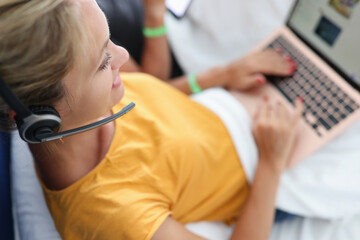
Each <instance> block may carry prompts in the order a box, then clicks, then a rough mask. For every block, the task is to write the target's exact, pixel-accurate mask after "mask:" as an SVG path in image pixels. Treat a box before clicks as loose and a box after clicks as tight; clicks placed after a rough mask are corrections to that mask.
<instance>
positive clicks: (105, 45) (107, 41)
mask: <svg viewBox="0 0 360 240" xmlns="http://www.w3.org/2000/svg"><path fill="white" fill-rule="evenodd" d="M109 42H110V36H109V38H108V39H107V40H106V42H105V44H104V46H103V48H102V49H101V52H100V56H101V58H102V55H103V54H102V53H103V52H104V51H105V48H106V47H107V45H108V44H109Z"/></svg>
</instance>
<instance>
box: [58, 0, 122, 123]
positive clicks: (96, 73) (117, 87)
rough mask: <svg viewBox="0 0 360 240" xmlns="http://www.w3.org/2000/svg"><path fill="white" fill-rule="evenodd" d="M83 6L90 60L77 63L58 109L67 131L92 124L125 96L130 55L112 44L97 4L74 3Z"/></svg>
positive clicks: (89, 0) (88, 0)
mask: <svg viewBox="0 0 360 240" xmlns="http://www.w3.org/2000/svg"><path fill="white" fill-rule="evenodd" d="M72 1H77V2H78V3H79V6H80V18H81V20H82V21H83V25H84V29H85V33H86V37H87V38H88V39H90V41H87V42H86V43H84V44H87V45H89V46H85V47H86V48H85V49H86V56H83V57H82V58H80V59H79V60H78V61H77V62H75V65H74V68H73V69H72V70H71V71H70V73H69V74H68V75H67V76H66V78H65V88H66V90H67V94H66V96H65V97H64V99H62V100H61V101H60V102H59V103H58V104H57V105H56V106H55V107H56V109H57V110H58V111H59V113H60V115H61V118H62V121H63V130H67V129H70V128H74V127H78V126H80V125H83V124H86V123H89V122H92V121H94V120H96V119H98V118H100V117H102V116H104V115H105V114H107V113H109V111H110V110H111V108H112V107H113V106H114V105H115V104H117V103H118V102H119V101H120V99H121V98H122V97H123V95H124V85H123V83H122V81H121V79H120V77H119V69H120V67H121V66H122V65H123V64H124V63H125V62H126V61H127V60H128V58H129V54H128V52H127V51H126V50H125V49H124V48H122V47H119V46H116V45H115V44H114V43H112V42H111V41H110V39H109V38H110V33H109V28H108V23H107V20H106V18H105V16H104V14H103V13H102V11H101V10H100V8H99V7H98V5H97V3H96V2H95V1H94V0H80V1H79V0H72Z"/></svg>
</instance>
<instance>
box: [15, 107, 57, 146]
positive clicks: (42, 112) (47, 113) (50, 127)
mask: <svg viewBox="0 0 360 240" xmlns="http://www.w3.org/2000/svg"><path fill="white" fill-rule="evenodd" d="M29 109H30V111H31V112H32V113H33V114H32V115H31V116H29V117H28V118H26V119H21V120H20V119H19V121H17V124H18V130H19V134H20V137H21V138H22V139H23V140H25V141H26V142H28V143H39V142H42V139H41V135H44V134H53V133H57V132H59V130H60V128H61V118H60V115H59V113H58V112H57V111H56V110H55V109H54V108H53V107H50V106H30V107H29Z"/></svg>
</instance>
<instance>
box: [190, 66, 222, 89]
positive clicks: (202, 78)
mask: <svg viewBox="0 0 360 240" xmlns="http://www.w3.org/2000/svg"><path fill="white" fill-rule="evenodd" d="M227 79H228V76H227V71H226V68H225V67H213V68H211V69H210V70H208V71H206V72H203V73H200V74H198V76H197V80H198V83H199V85H200V86H201V87H202V88H203V89H207V88H212V87H225V86H226V85H227V84H226V82H227Z"/></svg>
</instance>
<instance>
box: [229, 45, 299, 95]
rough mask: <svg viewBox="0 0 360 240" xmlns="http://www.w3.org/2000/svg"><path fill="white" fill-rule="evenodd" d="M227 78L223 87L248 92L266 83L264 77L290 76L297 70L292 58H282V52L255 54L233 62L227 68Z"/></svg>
mask: <svg viewBox="0 0 360 240" xmlns="http://www.w3.org/2000/svg"><path fill="white" fill-rule="evenodd" d="M226 68H227V73H228V74H227V78H226V80H225V82H224V83H223V86H225V87H229V88H233V89H237V90H247V89H250V88H253V87H256V86H259V85H261V84H264V83H265V82H266V78H265V76H264V75H277V76H290V75H292V74H294V72H295V70H296V63H295V62H294V61H293V60H292V58H291V57H288V56H282V54H281V50H276V51H275V50H264V51H261V52H254V53H251V54H250V55H248V56H245V57H244V58H241V59H239V60H236V61H234V62H231V63H230V64H229V65H228V66H227V67H226Z"/></svg>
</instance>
